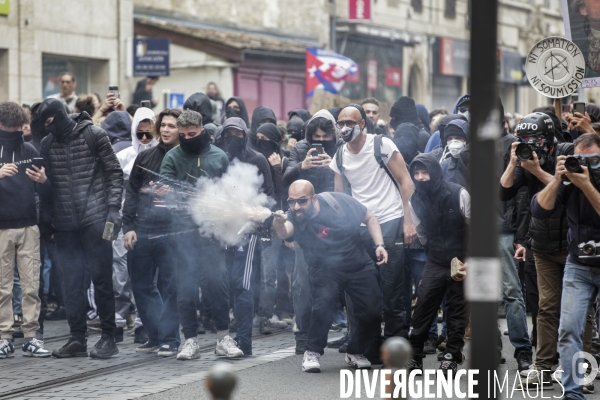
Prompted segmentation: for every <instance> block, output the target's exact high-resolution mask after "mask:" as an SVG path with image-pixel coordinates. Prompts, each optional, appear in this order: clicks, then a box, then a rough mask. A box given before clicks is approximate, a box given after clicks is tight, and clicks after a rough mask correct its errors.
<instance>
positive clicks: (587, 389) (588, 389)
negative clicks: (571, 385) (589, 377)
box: [583, 381, 594, 394]
mask: <svg viewBox="0 0 600 400" xmlns="http://www.w3.org/2000/svg"><path fill="white" fill-rule="evenodd" d="M583 394H594V382H593V381H592V382H591V383H588V384H587V385H583Z"/></svg>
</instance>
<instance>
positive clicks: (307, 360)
mask: <svg viewBox="0 0 600 400" xmlns="http://www.w3.org/2000/svg"><path fill="white" fill-rule="evenodd" d="M319 358H321V355H320V354H319V353H315V352H314V351H308V350H306V351H305V352H304V358H303V359H302V371H303V372H321V364H319Z"/></svg>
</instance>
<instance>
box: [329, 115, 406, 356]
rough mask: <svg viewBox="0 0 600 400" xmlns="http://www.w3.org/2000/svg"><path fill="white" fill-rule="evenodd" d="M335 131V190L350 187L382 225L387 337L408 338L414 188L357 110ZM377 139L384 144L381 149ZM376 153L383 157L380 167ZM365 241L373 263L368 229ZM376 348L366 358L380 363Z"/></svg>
mask: <svg viewBox="0 0 600 400" xmlns="http://www.w3.org/2000/svg"><path fill="white" fill-rule="evenodd" d="M337 126H338V128H339V129H340V133H341V136H342V139H343V140H344V141H345V142H346V144H345V145H343V146H342V147H340V148H338V150H337V153H336V154H335V156H334V157H333V160H332V161H331V163H330V165H329V166H330V168H331V169H332V170H333V171H334V172H335V174H336V175H335V191H336V192H347V191H348V186H349V187H350V193H351V194H352V197H353V198H355V199H356V200H358V201H359V202H360V203H361V204H362V205H364V206H365V207H367V209H368V210H369V211H371V212H372V213H373V214H374V215H375V216H376V217H377V220H378V221H379V224H380V225H381V230H382V232H383V243H384V245H385V247H386V249H387V250H389V255H390V257H389V261H388V262H387V263H384V264H382V265H381V266H380V267H379V274H380V276H381V279H380V282H381V291H382V293H383V319H384V322H385V331H384V338H385V339H387V338H390V337H392V336H403V337H407V335H408V324H407V323H406V312H407V310H406V309H405V307H404V298H403V294H402V290H403V288H404V268H403V266H404V247H405V246H407V245H409V244H411V243H412V242H413V241H414V240H415V238H416V232H415V227H414V225H413V223H412V218H411V216H410V214H408V213H406V212H405V210H408V199H409V198H410V196H411V195H412V192H413V183H412V181H411V179H410V176H409V174H408V171H407V170H406V163H405V162H404V159H403V158H402V155H401V154H400V152H399V151H398V148H397V147H396V145H395V144H394V143H393V142H392V141H391V140H390V139H388V138H385V137H381V136H375V135H367V134H366V133H365V132H364V128H365V120H364V118H362V116H361V113H360V111H359V110H358V109H356V108H355V107H350V106H349V107H346V108H344V109H343V110H342V112H340V115H339V117H338V122H337ZM375 139H379V140H381V142H380V144H378V148H376V145H375ZM376 152H379V156H380V160H381V163H380V162H379V160H378V159H377V157H376ZM362 236H363V241H364V245H365V248H366V249H367V251H368V252H369V254H370V255H371V258H374V256H375V254H374V250H375V247H374V245H375V244H376V243H373V242H372V241H371V238H370V237H369V235H368V232H367V231H366V229H365V228H363V229H362ZM350 319H351V318H350ZM352 334H353V331H352V330H350V335H352ZM377 339H378V338H377ZM377 342H379V340H377ZM374 344H375V343H374ZM372 347H373V348H371V349H370V351H369V353H368V357H370V359H372V360H373V361H374V362H375V361H377V362H378V361H379V353H380V352H379V348H378V345H375V346H372Z"/></svg>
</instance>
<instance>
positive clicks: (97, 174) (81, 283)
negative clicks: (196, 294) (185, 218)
mask: <svg viewBox="0 0 600 400" xmlns="http://www.w3.org/2000/svg"><path fill="white" fill-rule="evenodd" d="M39 116H40V119H41V121H44V125H45V127H46V130H47V131H48V132H50V135H48V136H46V137H45V138H44V140H43V141H42V151H41V153H42V155H43V157H44V162H45V166H46V171H47V174H48V179H49V180H50V182H51V184H52V189H53V195H52V196H45V198H44V197H43V198H42V211H41V212H42V214H43V213H48V212H50V213H51V216H52V218H51V220H49V219H48V218H42V220H43V221H44V222H43V223H44V224H48V223H50V224H51V225H53V228H54V229H56V233H55V234H54V238H55V240H56V249H57V251H58V256H59V259H60V260H65V262H62V263H61V264H60V266H61V269H62V273H61V277H62V283H63V292H64V294H65V305H66V310H67V319H68V321H69V327H70V328H71V338H70V339H69V340H68V342H67V344H65V345H64V346H63V347H62V348H61V349H59V350H55V351H53V352H52V355H53V356H54V357H58V358H67V357H87V355H88V353H87V345H86V339H85V333H86V330H87V326H86V303H85V291H86V289H87V288H86V287H85V282H86V279H85V276H86V272H87V273H89V274H90V276H91V278H92V282H93V283H94V289H95V295H96V299H97V300H98V302H97V305H98V313H99V314H100V321H101V324H100V325H101V329H102V337H101V338H100V340H99V341H98V343H96V345H95V346H94V349H92V351H91V352H90V354H89V355H90V357H92V358H109V357H111V356H112V355H115V354H117V353H118V352H119V350H118V348H117V345H116V343H115V339H114V331H115V327H116V326H115V298H114V294H113V284H112V261H113V259H112V246H111V241H110V240H105V239H103V232H104V230H105V227H106V226H108V223H110V224H112V226H113V227H114V229H113V232H115V233H116V232H119V230H120V229H121V216H120V215H119V209H120V208H121V196H122V191H123V171H122V170H121V167H120V165H119V160H117V157H116V155H115V153H114V151H113V148H112V146H111V144H110V140H109V138H108V135H107V134H106V132H104V130H102V129H100V128H98V127H96V126H94V125H93V124H92V119H91V118H90V116H89V115H88V114H87V113H85V112H84V113H81V114H78V115H76V117H75V119H74V120H73V119H71V118H69V116H68V115H67V113H66V112H65V108H64V106H63V104H62V103H61V102H60V101H59V100H56V99H46V100H44V101H43V102H42V104H41V105H40V107H39ZM74 177H77V179H74ZM46 229H51V228H46ZM66 260H68V262H66ZM86 270H87V271H86Z"/></svg>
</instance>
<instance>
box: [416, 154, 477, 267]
mask: <svg viewBox="0 0 600 400" xmlns="http://www.w3.org/2000/svg"><path fill="white" fill-rule="evenodd" d="M416 169H425V170H426V171H427V172H428V173H429V176H430V179H429V181H424V182H423V181H418V180H416V179H415V170H416ZM410 176H411V178H412V179H413V183H414V184H415V192H414V193H413V195H412V196H411V198H410V212H411V215H412V218H413V223H414V224H415V229H416V231H417V235H418V236H419V240H420V241H421V243H423V244H424V245H425V251H426V253H427V258H428V260H429V261H431V262H432V263H434V264H439V265H447V266H448V268H450V261H451V260H452V258H454V257H458V258H459V260H461V261H464V259H465V256H466V251H467V241H466V234H467V224H468V223H469V219H470V216H471V198H470V196H469V193H468V192H467V191H466V190H465V189H464V188H463V187H461V186H460V185H457V184H454V183H451V182H447V181H444V180H443V177H442V168H441V167H440V164H439V163H438V162H437V160H436V159H435V157H434V156H433V155H432V154H419V155H418V156H416V157H415V159H414V160H413V162H412V163H411V164H410Z"/></svg>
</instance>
